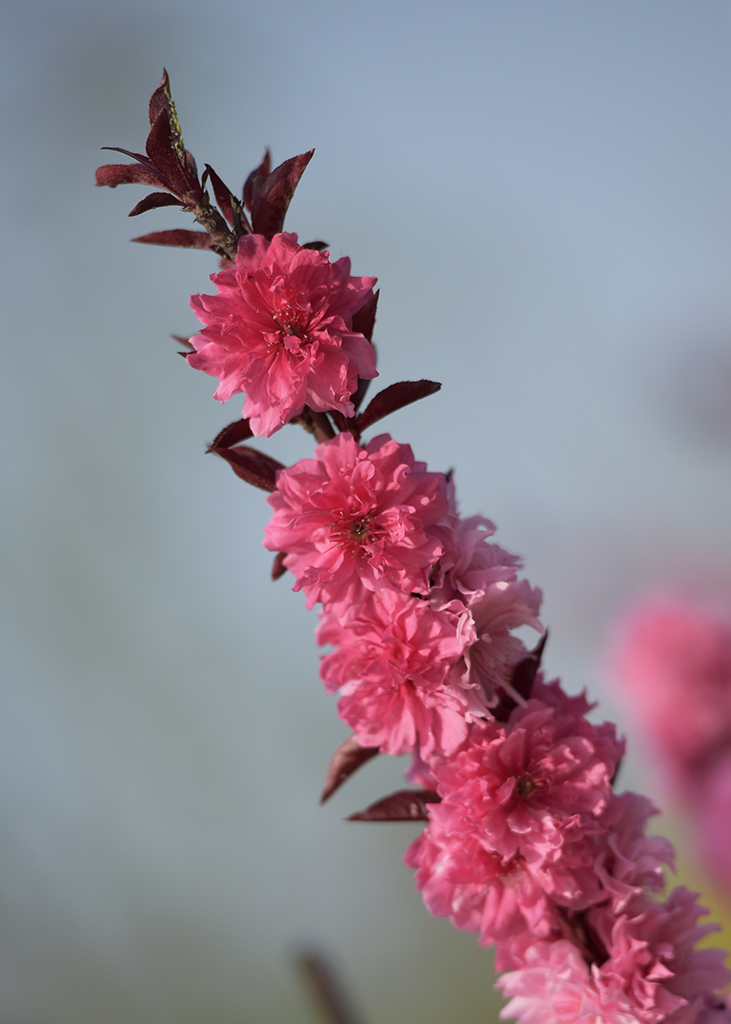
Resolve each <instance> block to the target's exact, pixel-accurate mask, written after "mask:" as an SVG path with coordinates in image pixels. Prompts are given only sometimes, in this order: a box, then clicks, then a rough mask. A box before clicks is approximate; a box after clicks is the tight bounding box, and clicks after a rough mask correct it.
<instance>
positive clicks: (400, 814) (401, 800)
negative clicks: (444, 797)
mask: <svg viewBox="0 0 731 1024" xmlns="http://www.w3.org/2000/svg"><path fill="white" fill-rule="evenodd" d="M440 800H441V797H440V796H439V794H438V793H435V792H434V790H433V789H400V790H399V791H398V792H397V793H391V795H390V796H386V797H384V798H383V800H379V801H378V802H377V803H375V804H371V805H370V807H366V809H365V810H364V811H358V813H357V814H351V815H349V816H348V818H347V820H348V821H427V820H428V818H429V815H428V814H427V813H426V807H427V804H438V803H439V802H440Z"/></svg>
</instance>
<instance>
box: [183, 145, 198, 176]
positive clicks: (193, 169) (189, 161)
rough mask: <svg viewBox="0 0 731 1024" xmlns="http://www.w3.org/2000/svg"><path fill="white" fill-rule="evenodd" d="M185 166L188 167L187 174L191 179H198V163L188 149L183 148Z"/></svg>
mask: <svg viewBox="0 0 731 1024" xmlns="http://www.w3.org/2000/svg"><path fill="white" fill-rule="evenodd" d="M185 166H186V167H187V168H188V175H189V177H190V178H192V179H193V181H196V182H197V181H198V164H197V163H196V162H195V157H194V156H193V154H192V153H191V152H190V150H189V149H186V150H185Z"/></svg>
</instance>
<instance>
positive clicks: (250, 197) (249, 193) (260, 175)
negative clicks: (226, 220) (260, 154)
mask: <svg viewBox="0 0 731 1024" xmlns="http://www.w3.org/2000/svg"><path fill="white" fill-rule="evenodd" d="M271 169H272V155H271V153H270V152H269V150H268V149H266V150H265V151H264V159H263V160H262V162H261V163H260V164H259V166H258V167H255V168H254V170H253V171H252V172H251V174H250V175H249V177H248V178H247V179H246V182H245V184H244V193H243V199H244V206H245V207H246V209H247V210H249V211H251V210H252V209H253V206H254V201H255V199H256V197H257V194H258V192H259V189H260V188H261V186H262V185H263V184H264V182H265V181H266V179H267V178H268V177H269V174H270V172H271Z"/></svg>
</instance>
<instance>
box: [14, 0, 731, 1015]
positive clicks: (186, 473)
mask: <svg viewBox="0 0 731 1024" xmlns="http://www.w3.org/2000/svg"><path fill="white" fill-rule="evenodd" d="M0 54H1V59H0V80H1V81H2V127H3V132H2V147H1V149H0V164H1V166H2V179H3V201H2V204H0V221H1V223H2V238H3V242H4V251H3V266H2V274H1V275H0V288H2V290H3V301H2V310H3V323H4V335H5V337H4V352H3V361H2V371H3V372H2V375H1V378H0V395H1V402H0V416H2V422H3V437H4V443H3V445H2V456H1V457H2V472H1V474H0V488H2V507H3V514H2V522H1V526H0V529H2V533H3V536H2V559H3V573H2V581H3V587H2V604H3V607H2V611H3V614H2V620H1V624H0V629H1V630H2V649H3V657H2V668H1V669H0V671H1V673H2V679H1V688H0V693H1V694H2V702H1V707H2V714H1V715H0V1024H98V1022H100V1021H103V1022H104V1024H128V1022H130V1021H135V1022H137V1024H153V1022H155V1024H167V1022H171V1024H172V1022H175V1024H198V1022H203V1021H205V1022H206V1024H219V1022H220V1024H234V1022H243V1021H245V1022H251V1024H275V1022H281V1021H285V1020H286V1021H288V1022H290V1024H315V1022H317V1021H321V1020H322V1018H321V1017H319V1016H318V1015H317V1012H316V1010H315V1009H314V1007H313V1005H312V1004H311V1003H310V1002H309V1001H308V1000H309V997H308V992H307V990H306V988H305V986H304V984H303V982H302V979H301V977H300V975H299V974H298V972H297V968H296V965H295V958H296V956H297V953H298V951H301V950H302V949H305V948H315V949H318V950H321V951H323V952H324V953H325V954H327V956H328V957H330V959H331V960H332V962H333V964H334V965H335V967H336V968H337V969H338V971H339V972H340V973H341V975H342V978H343V981H344V983H345V984H346V986H347V988H348V990H349V991H350V993H351V995H352V999H353V1002H354V1004H355V1006H356V1007H357V1008H358V1009H359V1011H360V1013H361V1015H362V1018H363V1021H364V1024H387V1022H392V1021H408V1020H417V1019H418V1020H419V1021H420V1022H421V1024H444V1022H446V1021H449V1022H450V1024H455V1022H459V1024H461V1022H465V1024H476V1022H478V1021H480V1022H481V1021H486V1020H494V1019H496V1015H497V1008H498V1006H499V1005H500V1004H499V1002H498V1001H497V1000H496V997H495V996H494V995H493V994H492V991H491V986H492V982H493V976H492V973H491V957H490V954H489V953H487V952H485V951H484V950H480V949H478V948H477V946H476V943H475V940H474V937H473V936H472V935H467V934H462V933H458V932H456V931H455V929H453V928H452V927H451V925H449V924H448V923H447V922H445V921H441V920H439V921H437V920H433V919H431V918H430V916H429V915H428V913H427V912H426V910H425V909H424V908H423V906H422V904H421V900H420V898H419V897H418V895H415V894H414V892H413V881H412V878H411V876H410V872H409V871H408V870H407V869H406V868H405V867H404V866H403V865H402V863H401V855H402V852H403V850H404V849H405V847H406V845H407V844H408V842H409V841H410V840H411V839H412V838H413V836H415V835H416V833H417V831H418V830H417V829H416V827H411V826H408V825H391V826H388V825H378V826H373V825H371V826H368V825H355V824H345V823H343V820H342V819H343V817H344V816H346V815H347V814H348V813H350V812H351V811H353V810H357V809H360V808H361V807H363V806H365V805H366V804H368V803H370V802H372V801H373V800H375V799H376V798H378V797H380V796H382V795H384V794H385V793H387V792H390V791H391V790H393V789H397V788H399V787H400V785H401V777H400V770H401V767H402V766H401V765H399V764H398V762H393V761H388V760H387V759H382V760H378V761H376V762H372V763H371V764H369V765H367V766H366V767H364V768H363V769H362V770H361V772H360V773H359V774H358V776H356V777H355V778H354V779H353V780H351V781H350V782H349V783H348V785H347V786H345V787H344V788H343V790H342V791H340V792H339V793H338V794H337V795H336V796H335V797H334V798H333V799H332V801H331V803H329V804H328V805H326V806H325V807H324V808H321V807H319V806H318V803H317V800H318V796H319V792H320V789H321V786H322V782H323V778H324V773H325V770H326V766H327V764H328V761H329V758H330V754H331V752H332V750H333V749H334V748H335V746H336V745H337V744H338V743H339V742H340V741H341V740H342V739H343V738H344V737H345V735H346V730H345V728H344V727H343V726H342V725H341V724H340V723H339V722H338V720H337V716H336V711H335V701H334V700H333V699H331V698H329V697H327V696H326V695H325V694H324V693H323V692H322V687H321V684H320V683H319V681H318V677H317V671H318V652H317V649H316V647H315V645H314V643H313V640H312V630H313V627H314V625H315V619H314V616H313V615H312V614H309V613H307V612H306V610H305V607H304V602H303V601H302V600H301V595H296V594H293V593H292V592H291V591H290V589H289V586H290V584H289V583H288V581H287V578H286V577H285V578H284V579H282V580H280V581H279V582H278V583H277V584H272V583H270V582H269V570H270V565H271V556H270V555H269V554H268V553H267V552H265V551H264V550H263V549H262V548H261V546H260V539H261V536H262V528H263V526H264V524H265V522H266V521H267V518H268V516H267V512H268V508H267V506H266V503H265V501H264V495H263V493H262V492H258V491H254V490H253V489H251V488H247V486H246V485H244V484H243V483H242V482H240V481H239V480H237V479H236V478H235V477H234V475H233V474H232V473H231V472H230V470H228V468H227V467H226V466H225V465H224V463H223V462H221V461H220V460H217V459H215V458H214V457H213V456H207V457H204V454H203V453H204V449H205V444H206V442H208V441H210V440H211V439H212V438H213V437H214V436H215V434H216V433H217V432H218V430H219V429H220V428H221V427H222V426H223V425H225V424H226V423H228V422H230V421H231V420H232V419H234V418H236V417H237V416H238V414H239V412H240V402H239V401H238V399H234V401H233V402H232V403H230V404H229V406H228V407H227V408H221V407H220V406H219V405H217V403H215V402H214V401H213V400H212V398H211V396H212V393H213V390H214V388H215V381H214V380H213V379H212V378H210V377H206V376H204V375H203V374H199V373H196V372H194V371H193V370H191V369H190V368H189V367H187V366H186V365H185V363H184V362H183V360H182V359H180V358H179V357H178V356H177V355H175V352H176V348H177V346H176V344H175V343H174V342H173V341H172V340H171V339H170V335H171V334H183V335H184V334H190V333H193V331H194V330H195V326H196V324H195V320H194V318H193V316H192V313H191V312H190V310H189V308H188V304H187V303H188V296H189V295H190V294H191V293H193V292H199V291H206V290H210V289H211V286H210V284H209V282H208V275H209V274H210V273H213V272H214V271H215V269H216V266H215V261H214V260H213V258H212V257H211V256H210V255H207V254H204V253H200V252H183V251H176V250H165V249H155V248H152V247H145V246H134V245H130V244H129V243H128V241H127V239H128V238H130V237H132V236H134V235H139V234H143V233H145V232H149V231H152V230H159V229H162V228H165V227H178V226H182V227H190V226H192V224H190V223H188V222H187V221H186V219H185V217H184V216H183V215H182V214H180V213H178V212H176V211H174V210H173V211H169V210H168V211H160V212H156V213H154V214H146V215H143V217H141V218H139V219H138V220H133V221H126V219H125V218H126V214H127V212H128V211H129V210H130V209H131V208H132V206H133V205H134V204H135V203H136V202H137V201H138V200H139V199H140V198H142V196H143V195H144V194H145V193H144V191H143V190H142V189H141V188H139V187H134V186H125V187H123V188H119V189H117V190H115V191H110V190H108V189H99V190H95V189H94V188H93V173H94V169H95V167H96V166H97V165H98V164H99V163H103V162H108V161H109V160H112V161H114V160H116V159H117V158H116V157H115V156H114V155H110V154H103V153H100V152H99V148H100V147H101V146H103V145H112V146H114V145H116V146H123V147H126V148H128V149H137V150H139V149H141V148H142V147H143V145H144V140H145V137H146V134H147V130H148V122H147V101H148V99H149V96H150V94H151V92H152V91H153V90H154V88H155V87H156V86H157V85H158V83H159V81H160V77H161V73H162V69H163V66H166V67H167V68H168V71H169V73H170V76H171V82H172V89H173V95H174V97H175V100H176V103H177V107H178V112H179V114H180V118H181V122H182V126H183V131H184V134H185V139H186V144H187V145H188V147H189V148H190V149H191V150H192V151H193V152H194V154H195V155H196V157H197V158H198V161H199V164H202V163H203V162H205V161H208V162H210V163H211V164H212V165H213V166H214V167H215V169H216V170H217V171H218V173H219V174H220V175H221V176H222V177H223V179H224V180H225V181H226V182H227V183H228V184H230V185H231V187H232V188H234V189H236V188H238V187H239V186H240V184H241V183H242V182H243V180H244V178H245V176H246V175H247V174H248V172H249V170H251V169H252V168H253V167H254V166H255V165H256V164H258V162H259V160H260V159H261V156H262V154H263V150H264V147H265V146H270V147H271V149H272V153H273V157H274V160H275V163H278V162H280V161H281V160H283V159H285V158H287V157H289V156H292V155H294V154H296V153H300V152H302V151H304V150H307V149H309V148H311V147H312V146H315V147H316V154H315V158H314V160H313V162H312V163H311V164H310V166H309V168H308V169H307V171H306V173H305V175H304V177H303V179H302V182H301V184H300V187H299V189H298V192H297V195H296V197H295V200H294V203H293V205H292V207H291V208H290V213H289V216H288V221H287V227H288V229H289V230H293V231H297V232H299V234H300V236H301V238H302V239H304V240H306V239H311V238H324V239H326V240H327V241H328V242H329V243H330V244H331V252H332V254H333V257H334V258H336V257H339V256H341V255H346V254H347V255H350V256H351V257H352V260H353V272H354V273H355V274H358V275H371V274H375V275H377V276H378V277H379V279H380V286H381V302H380V309H379V318H378V323H377V326H376V333H375V337H374V340H375V341H376V343H377V345H378V348H379V356H380V364H379V365H380V372H381V377H382V382H383V383H384V384H387V383H390V382H392V381H394V380H400V379H404V378H414V377H429V378H432V379H435V380H440V381H442V382H443V384H444V388H443V391H442V392H441V393H440V394H439V395H437V396H435V397H433V398H430V399H428V400H427V401H425V402H423V403H421V404H420V405H418V406H414V407H412V408H410V409H406V410H403V411H401V412H399V413H397V414H396V415H394V416H393V417H392V418H391V419H390V420H389V421H388V422H387V424H385V429H388V430H389V431H390V432H392V433H393V434H394V436H396V437H397V439H398V440H399V441H405V442H410V443H412V445H413V447H414V449H415V451H416V455H417V458H420V459H424V460H426V461H427V462H428V464H429V466H430V468H432V469H439V470H445V469H447V468H449V467H450V466H452V467H454V468H455V471H456V481H457V486H458V493H459V496H460V500H461V508H462V511H463V513H464V514H472V513H474V512H478V511H479V512H482V513H483V514H485V515H487V516H489V517H490V518H492V519H494V520H495V521H496V522H497V523H498V526H499V530H498V535H497V536H498V539H499V540H500V541H501V542H502V543H503V544H504V545H505V546H507V547H509V548H511V549H513V550H515V551H519V552H520V553H521V554H523V555H524V557H525V560H526V573H527V575H528V578H529V579H530V580H531V581H532V582H533V583H534V584H538V585H540V586H541V587H543V588H544V592H545V622H547V623H548V624H549V626H550V629H551V638H550V643H549V646H548V650H547V655H546V665H547V668H548V670H549V672H550V673H552V674H554V675H561V676H562V677H563V679H564V681H565V685H566V687H567V689H568V690H570V691H572V692H575V691H578V690H580V689H581V688H583V687H584V686H586V687H588V688H589V689H590V692H591V693H592V695H594V696H596V697H597V698H598V699H600V700H601V708H600V711H599V712H598V714H600V715H601V716H602V717H605V716H606V717H614V718H618V717H621V721H622V728H623V729H624V731H625V732H626V734H627V735H628V738H629V743H630V751H631V753H630V756H629V758H628V760H627V763H626V766H625V768H624V769H623V778H622V779H621V780H620V781H621V783H622V784H623V785H624V786H625V787H633V788H640V789H643V790H644V791H650V792H652V793H654V794H655V795H656V794H657V789H656V788H654V787H655V785H656V779H655V778H654V776H653V773H652V766H651V764H650V763H649V760H648V758H647V757H643V753H644V752H643V745H642V743H641V741H640V740H639V737H638V741H637V743H636V745H635V746H633V745H632V739H633V731H632V730H633V726H632V721H631V719H629V718H628V717H627V714H626V711H623V710H622V709H621V707H620V705H619V702H618V701H615V699H614V695H613V693H612V692H611V690H610V688H608V687H607V686H606V684H603V678H604V673H603V671H602V661H603V651H604V649H605V644H606V638H607V635H608V634H609V632H610V629H611V623H612V622H613V620H614V618H615V616H616V615H617V614H618V612H619V611H620V610H621V609H622V608H623V607H624V606H625V604H626V603H627V602H628V601H629V600H631V599H633V598H634V597H635V595H636V594H637V593H638V592H639V591H641V590H643V589H646V588H649V587H658V586H660V587H661V586H665V585H676V586H687V585H691V586H703V587H719V588H728V587H731V537H730V536H729V530H728V525H729V509H730V508H731V473H730V472H729V470H730V469H731V402H730V401H729V394H730V391H731V290H730V288H729V284H730V282H731V6H730V5H729V3H728V2H726V0H645V2H644V3H642V4H637V3H635V2H634V0H612V2H611V3H610V2H607V0H604V2H599V3H592V4H587V3H586V2H585V0H553V2H551V3H545V0H515V2H512V3H505V2H496V0H480V2H477V0H453V2H451V3H449V4H444V3H438V2H435V0H422V2H421V3H418V4H417V3H411V2H400V0H372V2H371V3H370V4H368V5H361V4H357V5H356V4H354V3H348V2H342V0H341V2H339V3H336V2H334V0H309V2H308V3H301V2H296V0H263V2H259V3H252V2H248V0H219V2H218V3H217V4H216V5H215V6H209V5H204V4H203V3H202V2H201V0H123V2H122V3H118V4H101V3H99V2H94V0H47V2H44V0H22V2H21V0H3V2H2V4H0ZM262 447H265V448H266V450H267V451H269V452H271V454H273V455H274V456H275V457H277V458H279V459H281V460H282V461H284V462H291V461H293V460H295V459H297V458H300V457H303V456H306V455H308V454H309V452H310V446H309V444H308V438H307V436H306V435H304V434H303V433H302V432H300V431H297V430H285V431H283V432H281V433H280V434H278V435H276V436H275V437H274V438H272V439H271V440H270V441H267V442H263V444H262ZM658 827H662V828H665V829H666V830H670V831H673V830H674V829H675V827H674V825H673V822H672V821H662V822H661V823H660V825H659V826H658ZM675 831H677V829H675ZM689 865H690V866H689V867H688V869H687V871H688V873H689V877H692V875H693V867H692V861H689ZM698 884H700V885H703V882H702V881H701V882H699V883H698ZM704 895H705V894H704ZM716 909H717V911H718V912H719V913H721V912H723V907H722V906H721V905H719V906H717V907H716Z"/></svg>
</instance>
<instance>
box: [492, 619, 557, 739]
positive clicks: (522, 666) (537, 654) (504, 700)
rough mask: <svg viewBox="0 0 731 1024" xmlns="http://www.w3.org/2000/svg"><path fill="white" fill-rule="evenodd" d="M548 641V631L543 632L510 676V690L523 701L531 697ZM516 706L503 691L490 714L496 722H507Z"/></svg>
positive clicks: (514, 701) (513, 700)
mask: <svg viewBox="0 0 731 1024" xmlns="http://www.w3.org/2000/svg"><path fill="white" fill-rule="evenodd" d="M547 640H548V630H546V631H545V633H544V634H543V636H542V637H541V639H540V640H539V641H538V643H537V644H536V646H535V647H534V648H533V650H532V651H531V652H530V654H527V655H526V656H525V658H521V660H520V661H519V662H518V663H517V664H516V665H515V666H514V668H513V671H512V674H511V676H510V685H511V687H512V689H513V690H514V691H515V692H517V693H519V694H520V696H521V697H523V698H524V699H525V700H528V698H529V697H530V695H531V691H532V689H533V683H534V682H535V678H536V675H537V674H538V669H539V668H540V667H541V658H542V657H543V649H544V647H545V646H546V641H547ZM517 706H518V704H517V702H516V700H515V698H513V697H511V696H510V694H509V693H507V692H505V691H503V694H502V696H501V698H500V701H499V702H498V703H497V704H496V705H495V707H493V708H492V713H493V715H494V716H495V718H496V719H497V721H498V722H507V720H508V718H510V714H511V712H512V711H513V710H514V709H515V708H516V707H517Z"/></svg>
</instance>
